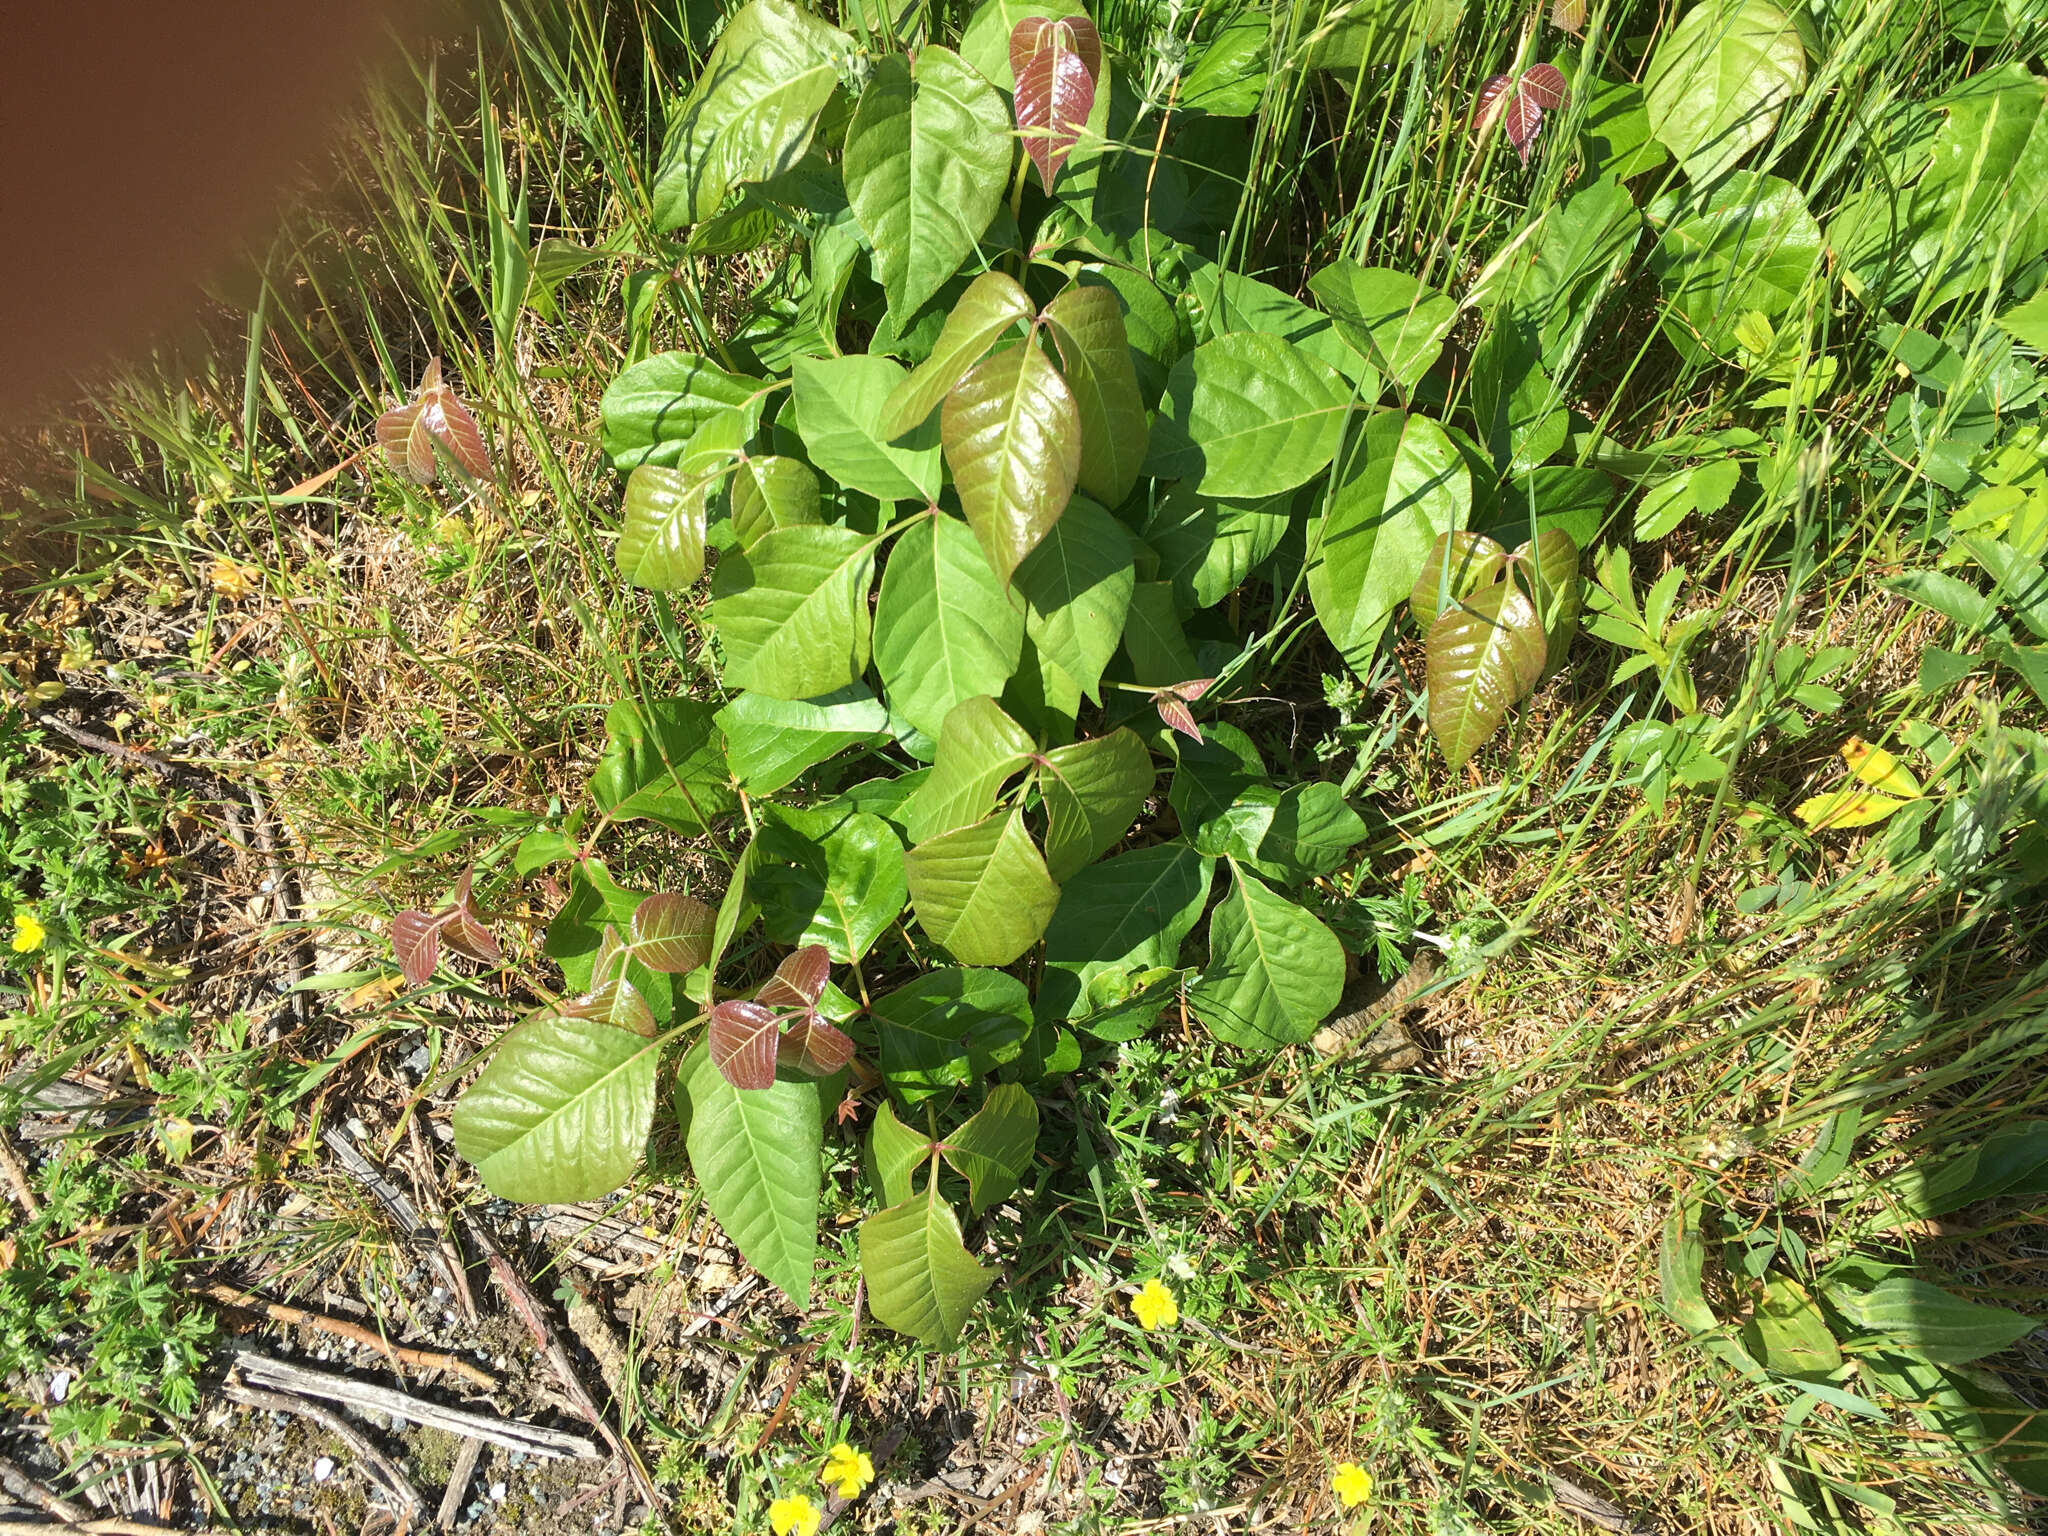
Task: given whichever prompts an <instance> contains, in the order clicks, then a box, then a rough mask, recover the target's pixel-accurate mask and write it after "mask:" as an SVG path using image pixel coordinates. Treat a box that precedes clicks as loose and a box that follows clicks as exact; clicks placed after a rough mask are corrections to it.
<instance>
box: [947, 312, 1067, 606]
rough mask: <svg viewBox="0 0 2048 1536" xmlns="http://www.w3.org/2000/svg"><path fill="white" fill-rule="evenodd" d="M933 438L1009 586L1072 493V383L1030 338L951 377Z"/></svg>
mask: <svg viewBox="0 0 2048 1536" xmlns="http://www.w3.org/2000/svg"><path fill="white" fill-rule="evenodd" d="M940 441H941V442H942V443H943V444H944V447H945V452H946V463H947V465H948V466H949V467H950V468H951V469H952V471H953V488H954V489H955V490H956V491H957V492H958V493H959V495H960V506H961V508H962V510H964V511H965V512H966V514H967V525H968V526H969V527H970V528H972V529H973V530H974V536H975V537H976V538H977V539H979V540H981V547H982V549H983V550H984V551H986V553H987V554H988V562H989V564H990V565H991V566H992V567H993V568H994V569H995V573H996V575H997V576H998V577H999V578H1001V580H1002V582H1003V585H1004V586H1006V587H1007V586H1008V585H1009V582H1010V576H1011V573H1012V572H1014V571H1015V570H1016V569H1017V565H1018V562H1020V561H1021V560H1023V558H1024V557H1025V556H1026V555H1028V554H1030V553H1031V551H1032V550H1033V549H1034V548H1035V547H1036V546H1037V544H1038V541H1039V540H1040V539H1043V538H1044V537H1045V536H1046V534H1047V533H1048V532H1050V531H1051V529H1052V526H1053V525H1054V524H1055V523H1056V522H1058V521H1059V517H1060V514H1061V513H1062V512H1063V511H1065V510H1066V506H1067V501H1068V498H1069V497H1071V496H1072V495H1073V494H1074V483H1075V479H1076V477H1077V476H1078V475H1079V474H1080V471H1081V418H1080V413H1079V411H1078V410H1077V409H1076V407H1075V405H1074V396H1073V392H1072V391H1071V390H1069V389H1068V388H1067V384H1066V381H1065V380H1064V379H1062V378H1061V377H1060V375H1059V370H1057V369H1056V368H1054V367H1053V365H1052V360H1051V359H1050V358H1048V357H1047V356H1046V355H1045V353H1044V351H1043V350H1041V349H1040V347H1039V345H1038V343H1037V341H1036V340H1035V339H1033V340H1028V341H1026V342H1024V344H1023V345H1021V346H1015V347H1010V348H1007V349H1006V350H1004V351H1001V352H998V353H996V354H995V355H993V356H991V357H985V358H983V359H982V360H981V361H980V362H978V363H976V364H975V365H974V366H973V367H972V368H971V369H969V370H968V372H967V375H966V377H964V378H963V379H961V380H960V382H959V383H958V384H956V385H954V386H953V391H952V393H951V394H949V395H947V396H946V403H945V405H944V407H943V408H942V410H941V411H940Z"/></svg>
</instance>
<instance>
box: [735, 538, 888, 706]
mask: <svg viewBox="0 0 2048 1536" xmlns="http://www.w3.org/2000/svg"><path fill="white" fill-rule="evenodd" d="M874 572H875V540H874V539H873V538H871V537H869V536H867V535H864V534H860V533H856V532H855V531H854V530H853V529H851V528H839V527H832V526H811V525H799V526H796V527H791V528H778V529H776V530H775V531H774V532H773V533H770V534H766V535H764V536H763V537H762V538H761V540H760V542H759V543H757V544H756V545H755V546H754V547H753V549H752V550H750V551H746V552H741V551H739V550H733V551H730V552H728V553H727V554H726V555H725V557H724V558H722V559H721V560H720V561H719V563H718V569H717V571H716V572H714V573H713V576H712V583H711V591H712V603H711V618H712V622H713V623H714V624H716V625H717V627H718V637H719V639H720V641H721V642H722V643H723V644H724V646H725V655H726V672H725V676H726V682H727V684H728V685H729V686H731V687H734V688H751V689H753V690H755V691H756V692H759V693H765V694H767V695H769V696H770V697H772V698H779V699H813V698H817V697H818V696H819V695H821V694H828V693H832V692H835V691H837V690H838V689H841V688H844V687H847V686H848V685H849V684H852V683H855V682H857V681H859V679H860V675H861V673H863V672H865V671H866V670H867V666H868V645H869V631H868V625H869V615H868V587H869V586H870V584H871V583H872V582H873V580H874Z"/></svg>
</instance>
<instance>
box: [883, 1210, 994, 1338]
mask: <svg viewBox="0 0 2048 1536" xmlns="http://www.w3.org/2000/svg"><path fill="white" fill-rule="evenodd" d="M860 1269H861V1274H862V1275H863V1276H865V1277H866V1279H867V1283H868V1306H869V1307H870V1308H871V1309H872V1310H873V1312H874V1314H875V1321H876V1322H878V1323H880V1324H881V1325H882V1326H883V1327H885V1328H893V1329H895V1330H896V1331H897V1332H898V1333H902V1334H908V1335H909V1336H910V1337H911V1338H913V1339H916V1340H917V1341H918V1343H920V1344H925V1345H929V1346H931V1347H933V1348H950V1347H951V1346H952V1345H954V1344H955V1343H957V1342H958V1341H959V1338H960V1330H961V1328H962V1327H963V1326H965V1324H966V1322H967V1317H968V1314H969V1313H971V1312H973V1310H974V1308H975V1306H976V1304H977V1303H978V1302H980V1300H981V1298H982V1296H983V1294H984V1293H985V1292H986V1291H987V1290H988V1288H989V1286H990V1285H991V1284H993V1283H994V1281H995V1278H996V1277H995V1272H994V1271H993V1270H987V1269H983V1268H982V1267H981V1266H980V1265H979V1264H977V1263H976V1262H975V1261H974V1256H973V1255H972V1254H970V1253H969V1252H968V1251H967V1247H966V1245H965V1244H964V1243H963V1242H962V1241H961V1240H960V1218H959V1217H958V1216H956V1215H954V1214H953V1208H952V1207H951V1206H950V1205H948V1204H946V1202H945V1201H944V1200H942V1199H941V1198H940V1197H939V1181H938V1180H937V1179H933V1180H931V1181H930V1182H929V1183H927V1184H926V1185H925V1188H924V1193H923V1194H918V1195H912V1196H911V1197H910V1198H909V1199H907V1200H904V1201H902V1202H900V1203H899V1204H896V1205H892V1206H890V1207H889V1208H888V1209H887V1210H885V1211H881V1212H878V1213H877V1214H875V1215H873V1216H870V1217H869V1218H868V1219H867V1220H866V1221H864V1222H862V1223H861V1224H860Z"/></svg>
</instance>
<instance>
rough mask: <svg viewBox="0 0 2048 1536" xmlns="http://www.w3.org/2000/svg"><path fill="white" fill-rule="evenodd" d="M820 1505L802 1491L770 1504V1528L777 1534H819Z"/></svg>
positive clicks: (811, 1535) (802, 1535)
mask: <svg viewBox="0 0 2048 1536" xmlns="http://www.w3.org/2000/svg"><path fill="white" fill-rule="evenodd" d="M819 1519H820V1516H819V1514H818V1506H817V1505H815V1504H813V1503H812V1502H811V1501H810V1500H809V1499H807V1498H805V1497H804V1496H803V1495H802V1494H800V1493H792V1494H791V1495H790V1496H789V1497H788V1498H786V1499H777V1500H776V1501H775V1502H774V1503H773V1504H770V1505H769V1506H768V1528H769V1529H770V1530H772V1531H773V1532H774V1533H775V1536H818V1521H819Z"/></svg>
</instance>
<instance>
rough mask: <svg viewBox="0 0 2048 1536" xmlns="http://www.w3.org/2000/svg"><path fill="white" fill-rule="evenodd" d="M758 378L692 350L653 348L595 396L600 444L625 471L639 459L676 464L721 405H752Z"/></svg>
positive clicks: (724, 408) (723, 407)
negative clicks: (732, 370) (729, 369)
mask: <svg viewBox="0 0 2048 1536" xmlns="http://www.w3.org/2000/svg"><path fill="white" fill-rule="evenodd" d="M760 389H761V384H760V381H759V380H757V379H749V378H746V377H744V376H743V375H741V374H737V373H728V372H726V370H725V369H723V368H721V367H719V366H718V365H717V364H716V363H714V362H712V361H711V360H710V359H709V358H704V357H699V356H698V355H697V354H696V353H694V352H657V353H656V354H655V355H654V356H653V357H650V358H647V359H646V360H645V361H643V362H638V363H635V364H634V365H633V366H632V367H630V368H628V369H626V370H625V371H624V372H622V373H620V374H619V376H618V377H617V378H615V379H613V380H612V381H611V383H610V384H608V385H606V386H605V392H604V397H603V398H602V399H601V400H600V401H599V402H598V420H599V423H600V426H601V430H602V439H603V446H604V451H605V455H606V457H608V458H609V459H610V460H611V461H612V467H613V468H614V469H617V470H619V471H620V472H621V473H624V472H625V471H627V470H631V469H633V468H634V467H636V466H637V465H640V464H668V465H672V464H674V463H675V462H676V461H677V460H678V459H679V458H681V457H682V454H683V449H684V448H685V447H686V446H687V445H688V443H689V442H690V440H691V439H692V438H693V437H695V436H696V435H697V432H698V430H699V429H700V428H701V427H703V425H704V424H705V423H706V422H707V421H709V420H710V419H711V418H712V417H713V416H715V415H717V414H718V413H719V412H721V411H727V410H732V409H735V408H746V407H749V406H752V407H753V408H754V409H755V410H756V411H757V412H758V409H759V404H758V401H757V399H756V397H757V396H758V394H759V392H760Z"/></svg>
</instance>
